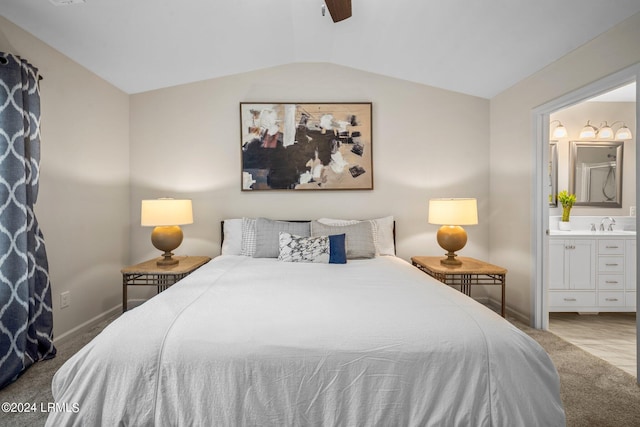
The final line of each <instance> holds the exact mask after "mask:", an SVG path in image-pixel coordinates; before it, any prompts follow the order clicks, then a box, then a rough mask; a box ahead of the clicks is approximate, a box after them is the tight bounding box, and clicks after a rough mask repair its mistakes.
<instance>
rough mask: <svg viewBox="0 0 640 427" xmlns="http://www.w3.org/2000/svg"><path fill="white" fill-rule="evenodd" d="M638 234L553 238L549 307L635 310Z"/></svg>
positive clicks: (550, 247)
mask: <svg viewBox="0 0 640 427" xmlns="http://www.w3.org/2000/svg"><path fill="white" fill-rule="evenodd" d="M635 283H636V281H635V236H634V237H632V238H631V237H627V238H618V237H617V236H616V237H612V236H599V237H596V236H593V237H591V236H585V237H577V236H576V237H573V238H571V239H567V238H565V237H556V236H551V237H550V238H549V311H550V312H554V311H579V312H600V311H603V312H604V311H635V292H636V289H635V287H636V284H635Z"/></svg>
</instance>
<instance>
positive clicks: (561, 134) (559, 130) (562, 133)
mask: <svg viewBox="0 0 640 427" xmlns="http://www.w3.org/2000/svg"><path fill="white" fill-rule="evenodd" d="M554 122H558V126H556V127H555V128H554V129H553V132H552V133H551V139H560V138H566V137H567V136H568V135H569V134H568V132H567V128H566V127H564V126H563V125H562V122H560V120H553V121H552V122H551V123H550V124H549V126H551V124H553V123H554Z"/></svg>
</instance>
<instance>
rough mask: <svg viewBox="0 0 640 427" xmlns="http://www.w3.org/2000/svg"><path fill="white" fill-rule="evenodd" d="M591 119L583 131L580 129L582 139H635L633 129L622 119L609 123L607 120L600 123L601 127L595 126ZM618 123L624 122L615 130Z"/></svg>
mask: <svg viewBox="0 0 640 427" xmlns="http://www.w3.org/2000/svg"><path fill="white" fill-rule="evenodd" d="M590 122H591V121H590V120H587V124H586V125H584V127H583V128H582V131H580V139H596V138H597V139H614V140H616V141H628V140H630V139H633V134H632V133H631V129H629V128H628V127H627V125H625V124H624V122H622V121H620V120H616V121H615V122H613V123H611V125H609V124H608V123H607V122H606V121H605V122H604V125H603V124H600V126H601V127H600V128H597V127H595V126H593V125H592V124H591V123H590ZM617 123H622V126H621V127H620V128H619V129H618V130H617V131H616V132H615V134H614V132H613V126H614V125H615V124H617Z"/></svg>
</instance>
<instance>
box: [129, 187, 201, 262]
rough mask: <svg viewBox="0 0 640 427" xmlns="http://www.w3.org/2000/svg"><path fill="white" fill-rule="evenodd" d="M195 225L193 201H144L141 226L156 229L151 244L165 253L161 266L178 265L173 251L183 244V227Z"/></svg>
mask: <svg viewBox="0 0 640 427" xmlns="http://www.w3.org/2000/svg"><path fill="white" fill-rule="evenodd" d="M184 224H193V208H192V206H191V200H178V199H167V198H165V199H154V200H143V201H142V209H141V211H140V225H142V226H153V227H155V228H154V229H153V231H152V232H151V243H153V246H155V247H156V248H157V249H159V250H161V251H163V252H164V253H163V254H162V259H160V260H158V262H157V264H158V265H159V266H168V265H176V264H178V260H177V259H175V258H173V253H172V252H171V251H173V250H175V249H176V248H177V247H178V246H180V243H182V237H183V235H182V229H181V228H180V226H181V225H184Z"/></svg>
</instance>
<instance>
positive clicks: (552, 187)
mask: <svg viewBox="0 0 640 427" xmlns="http://www.w3.org/2000/svg"><path fill="white" fill-rule="evenodd" d="M548 167H549V178H548V184H547V186H548V191H549V193H548V194H549V207H552V208H557V207H558V144H557V143H556V142H555V141H551V142H549V165H548Z"/></svg>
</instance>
